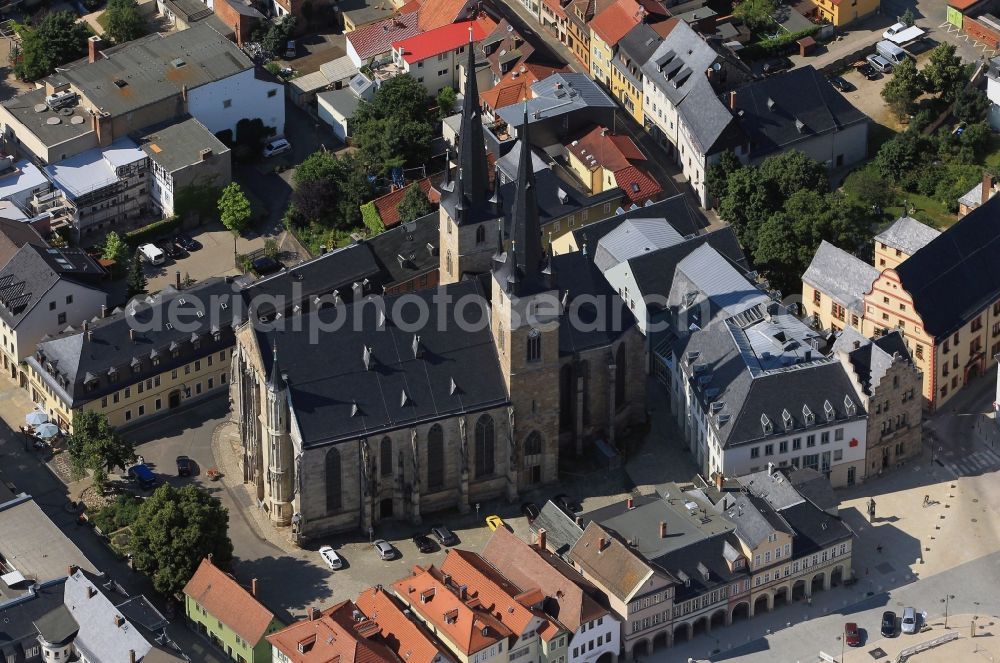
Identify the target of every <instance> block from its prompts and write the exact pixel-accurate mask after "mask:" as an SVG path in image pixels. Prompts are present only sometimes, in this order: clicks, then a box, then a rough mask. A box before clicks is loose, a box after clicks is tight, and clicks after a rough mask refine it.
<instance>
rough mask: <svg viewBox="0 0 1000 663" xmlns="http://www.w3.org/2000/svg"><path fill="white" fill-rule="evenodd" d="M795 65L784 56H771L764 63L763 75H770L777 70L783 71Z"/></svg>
mask: <svg viewBox="0 0 1000 663" xmlns="http://www.w3.org/2000/svg"><path fill="white" fill-rule="evenodd" d="M794 66H795V65H794V64H793V63H792V61H791V60H789V59H788V58H786V57H780V58H772V59H771V60H768V61H767V62H765V63H764V75H765V76H770V75H771V74H776V73H778V72H779V71H785V70H786V69H791V68H792V67H794Z"/></svg>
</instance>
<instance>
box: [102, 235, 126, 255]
mask: <svg viewBox="0 0 1000 663" xmlns="http://www.w3.org/2000/svg"><path fill="white" fill-rule="evenodd" d="M128 256H129V246H128V244H127V243H126V242H125V240H124V239H122V236H121V235H119V234H118V233H117V232H116V231H114V230H110V231H108V234H107V235H105V236H104V249H103V250H102V251H101V257H102V258H104V259H105V260H114V261H115V262H117V263H124V262H125V261H126V260H127V259H128Z"/></svg>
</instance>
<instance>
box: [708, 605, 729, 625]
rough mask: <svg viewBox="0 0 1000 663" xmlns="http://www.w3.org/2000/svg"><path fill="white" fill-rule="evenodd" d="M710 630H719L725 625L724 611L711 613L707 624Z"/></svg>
mask: <svg viewBox="0 0 1000 663" xmlns="http://www.w3.org/2000/svg"><path fill="white" fill-rule="evenodd" d="M708 625H709V627H710V628H719V627H721V626H725V625H726V611H725V610H723V609H719V610H716V611H715V612H713V613H712V619H711V621H710V622H709V624H708Z"/></svg>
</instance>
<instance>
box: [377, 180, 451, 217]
mask: <svg viewBox="0 0 1000 663" xmlns="http://www.w3.org/2000/svg"><path fill="white" fill-rule="evenodd" d="M414 185H416V186H419V187H420V188H421V189H423V192H424V193H425V194H427V197H428V199H430V198H431V193H430V191H431V180H430V178H429V177H425V178H424V179H422V180H419V181H417V182H411V183H410V184H407V185H406V186H404V187H401V188H399V189H396V190H395V191H390V192H389V193H387V194H385V195H384V196H382V197H380V198H376V199H375V200H373V201H372V202H373V203H375V209H377V210H378V215H379V217H381V219H382V225H383V226H385V227H386V228H392V227H393V226H395V225H398V224H399V203H401V202H403V196H405V195H406V191H407V190H408V189H409V188H410V187H411V186H414ZM431 202H436V201H433V200H432V201H431Z"/></svg>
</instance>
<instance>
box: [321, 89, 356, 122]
mask: <svg viewBox="0 0 1000 663" xmlns="http://www.w3.org/2000/svg"><path fill="white" fill-rule="evenodd" d="M316 99H317V100H321V101H322V102H323V103H325V104H327V105H329V106H330V107H331V108H333V109H334V110H336V111H337V112H338V113H340V114H341V115H343V116H344V117H346V118H348V119H349V118H351V117H354V113H355V111H357V110H358V106H360V105H361V98H360V97H358V95H356V94H354V90H352V89H351V88H350V87H345V88H341V89H339V90H327V91H326V92H320V93H318V94H317V95H316Z"/></svg>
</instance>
